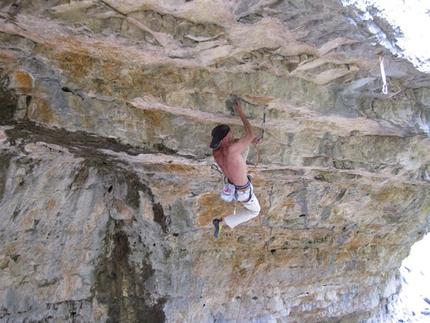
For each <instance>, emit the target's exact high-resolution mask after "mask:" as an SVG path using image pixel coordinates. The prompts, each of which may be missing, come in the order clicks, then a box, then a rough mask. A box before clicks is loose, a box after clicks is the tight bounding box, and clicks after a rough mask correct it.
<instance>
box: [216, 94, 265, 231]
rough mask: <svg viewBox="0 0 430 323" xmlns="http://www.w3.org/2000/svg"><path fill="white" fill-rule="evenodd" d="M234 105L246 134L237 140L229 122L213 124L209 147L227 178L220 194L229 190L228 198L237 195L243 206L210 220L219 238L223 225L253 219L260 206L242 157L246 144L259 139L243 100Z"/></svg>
mask: <svg viewBox="0 0 430 323" xmlns="http://www.w3.org/2000/svg"><path fill="white" fill-rule="evenodd" d="M234 106H235V108H236V112H237V114H238V115H239V117H240V118H241V119H242V122H243V126H244V127H245V132H246V134H245V136H244V137H242V138H240V139H235V138H234V132H233V130H231V129H230V127H229V126H228V125H225V124H222V125H219V126H216V127H215V128H214V129H213V130H212V142H211V144H210V148H212V155H213V156H214V159H215V162H216V163H217V164H218V166H219V167H220V168H221V170H222V173H223V175H224V177H225V180H227V183H226V184H225V185H224V188H223V193H222V194H221V197H223V194H224V193H225V192H226V191H227V194H229V192H228V191H229V190H230V194H231V199H230V201H231V200H232V199H233V198H236V200H237V201H239V202H242V204H243V206H244V207H245V208H244V209H241V210H239V211H238V212H235V213H234V214H232V215H229V216H227V217H226V218H225V219H215V220H213V222H212V223H213V225H214V226H215V233H214V236H215V238H217V237H218V234H219V232H220V231H221V228H222V226H223V225H226V224H227V225H228V226H229V227H230V228H234V227H235V226H237V225H238V224H241V223H243V222H246V221H248V220H251V219H252V218H255V217H256V216H257V215H258V214H259V213H260V209H261V208H260V203H258V200H257V197H256V196H255V195H254V192H253V191H254V188H253V186H252V184H251V180H250V177H249V176H248V169H247V166H246V161H245V158H244V157H243V156H242V153H243V152H244V151H245V150H246V148H247V147H248V146H249V144H251V143H255V144H257V143H260V138H256V136H255V132H254V130H253V129H252V127H251V124H250V123H249V121H248V119H246V116H245V114H244V113H243V109H242V101H240V100H236V101H235V103H234ZM229 184H230V185H229ZM228 186H229V187H228ZM223 199H224V197H223ZM225 200H226V199H225Z"/></svg>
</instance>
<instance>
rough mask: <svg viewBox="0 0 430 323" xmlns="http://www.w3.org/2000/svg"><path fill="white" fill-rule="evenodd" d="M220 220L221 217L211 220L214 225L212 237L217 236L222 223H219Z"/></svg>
mask: <svg viewBox="0 0 430 323" xmlns="http://www.w3.org/2000/svg"><path fill="white" fill-rule="evenodd" d="M221 221H222V219H215V220H213V221H212V223H213V225H214V227H215V232H214V237H215V238H218V235H219V233H220V231H221V228H222V225H220V224H219V223H220V222H221Z"/></svg>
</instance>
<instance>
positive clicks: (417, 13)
mask: <svg viewBox="0 0 430 323" xmlns="http://www.w3.org/2000/svg"><path fill="white" fill-rule="evenodd" d="M342 3H343V5H344V6H350V5H353V6H355V7H357V8H358V9H360V10H362V11H364V12H367V11H368V10H367V8H369V7H372V6H373V7H374V8H377V9H378V10H379V11H380V14H379V17H381V18H385V20H386V21H387V22H388V23H390V24H391V25H392V26H393V28H394V29H396V28H399V29H400V30H401V32H402V34H403V36H404V37H402V38H398V39H397V42H396V43H395V44H390V43H389V41H388V40H387V39H386V37H385V35H384V34H383V33H382V32H381V31H380V30H379V29H378V27H377V26H376V25H375V26H374V27H375V28H374V29H373V28H371V31H372V32H374V33H375V34H376V35H377V36H378V38H379V41H380V43H381V45H384V46H385V47H386V48H388V49H389V50H390V51H391V52H392V53H393V54H398V55H399V56H401V57H405V58H406V59H408V60H409V61H411V62H412V63H413V64H414V65H415V67H417V68H418V69H419V70H420V71H423V72H426V73H430V0H342ZM361 18H362V19H363V20H366V21H368V22H371V21H372V16H371V15H370V14H369V13H366V14H364V15H363V16H362V17H361ZM370 25H372V24H370ZM372 29H373V30H372ZM393 45H397V46H398V47H399V48H400V49H401V50H400V51H399V49H398V48H395V46H393Z"/></svg>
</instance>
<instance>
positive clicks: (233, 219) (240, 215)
mask: <svg viewBox="0 0 430 323" xmlns="http://www.w3.org/2000/svg"><path fill="white" fill-rule="evenodd" d="M253 191H254V190H253V187H252V185H251V186H250V187H249V188H248V189H247V190H245V191H242V192H237V200H238V201H239V202H241V203H242V204H243V206H244V208H243V209H241V210H239V211H237V212H236V214H232V215H229V216H227V217H226V218H225V219H224V221H225V223H227V225H228V226H229V227H230V228H232V229H233V228H234V227H235V226H237V225H238V224H241V223H243V222H246V221H249V220H251V219H253V218H255V217H256V216H257V215H258V214H259V213H260V210H261V207H260V203H259V202H258V200H257V197H256V196H255V194H254V192H253ZM250 193H251V197H249V196H250ZM248 198H249V200H248ZM246 200H248V201H247V202H243V201H246Z"/></svg>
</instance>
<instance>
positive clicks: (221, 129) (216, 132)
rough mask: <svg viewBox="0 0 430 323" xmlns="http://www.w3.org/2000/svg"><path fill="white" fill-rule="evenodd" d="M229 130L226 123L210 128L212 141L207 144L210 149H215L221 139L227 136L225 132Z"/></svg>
mask: <svg viewBox="0 0 430 323" xmlns="http://www.w3.org/2000/svg"><path fill="white" fill-rule="evenodd" d="M229 131H230V127H229V126H227V125H226V124H220V125H219V126H216V127H215V128H213V130H212V142H211V144H210V145H209V147H211V148H212V149H217V148H218V147H219V145H221V140H223V139H224V138H225V136H227V134H228V133H229Z"/></svg>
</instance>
